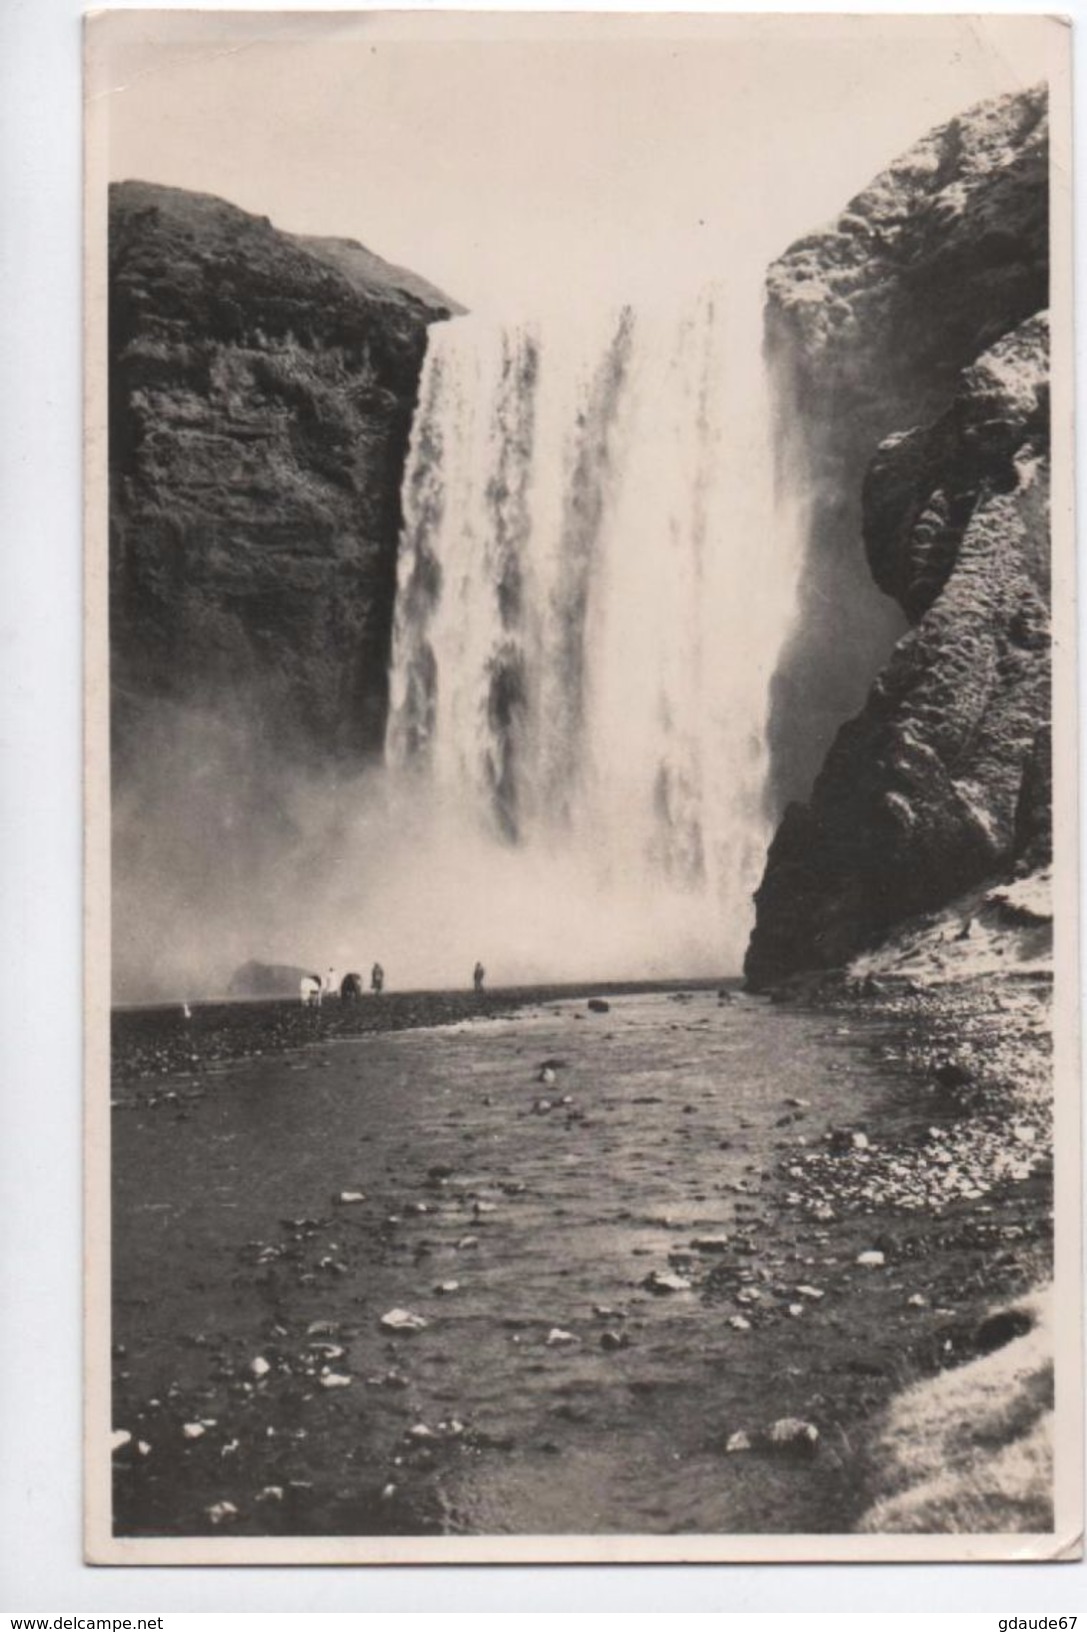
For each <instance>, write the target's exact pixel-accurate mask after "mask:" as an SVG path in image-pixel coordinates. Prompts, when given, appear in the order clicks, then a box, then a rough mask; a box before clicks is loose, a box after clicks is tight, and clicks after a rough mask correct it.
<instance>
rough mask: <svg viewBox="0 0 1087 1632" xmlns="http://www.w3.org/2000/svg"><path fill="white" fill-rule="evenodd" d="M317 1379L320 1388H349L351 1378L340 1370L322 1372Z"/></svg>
mask: <svg viewBox="0 0 1087 1632" xmlns="http://www.w3.org/2000/svg"><path fill="white" fill-rule="evenodd" d="M317 1381H318V1382H319V1383H320V1385H321V1387H322V1388H350V1387H351V1379H350V1377H347V1376H345V1375H344V1373H343V1372H341V1371H325V1372H322V1373H321V1375H320V1377H318V1379H317Z"/></svg>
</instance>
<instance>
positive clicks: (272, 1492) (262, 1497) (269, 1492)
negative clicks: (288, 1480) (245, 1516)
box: [255, 1485, 283, 1502]
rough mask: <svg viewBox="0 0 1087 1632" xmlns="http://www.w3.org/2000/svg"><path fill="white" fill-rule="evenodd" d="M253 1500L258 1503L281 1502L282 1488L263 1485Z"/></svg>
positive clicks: (280, 1486)
mask: <svg viewBox="0 0 1087 1632" xmlns="http://www.w3.org/2000/svg"><path fill="white" fill-rule="evenodd" d="M255 1500H256V1501H258V1502H281V1501H282V1500H283V1486H282V1485H265V1487H264V1489H263V1490H258V1491H257V1494H256V1498H255Z"/></svg>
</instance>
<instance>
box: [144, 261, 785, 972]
mask: <svg viewBox="0 0 1087 1632" xmlns="http://www.w3.org/2000/svg"><path fill="white" fill-rule="evenodd" d="M760 299H761V291H760V289H759V287H758V285H757V284H756V285H753V286H752V287H751V289H750V290H743V289H734V288H730V289H728V290H724V289H721V288H719V287H707V288H705V289H703V290H702V291H701V292H699V293H698V294H697V295H695V296H694V297H693V298H691V299H690V300H689V301H688V302H686V303H679V304H671V305H666V306H662V305H661V304H660V302H659V301H648V302H646V303H644V304H641V305H639V306H638V307H636V308H635V307H632V306H625V307H624V306H619V307H602V308H601V309H599V310H598V311H595V312H591V313H584V314H580V315H578V316H571V315H570V313H569V312H563V313H561V314H558V315H555V316H553V317H544V318H540V319H539V320H537V321H534V322H530V323H517V324H503V323H500V322H496V321H491V320H489V319H487V318H484V317H482V316H469V317H466V318H460V319H456V320H454V321H451V322H449V323H441V324H437V325H435V326H434V327H433V328H432V329H431V331H430V337H429V347H428V353H427V358H426V363H425V368H424V373H423V377H422V380H421V383H420V396H419V406H418V409H417V412H416V416H415V422H414V427H413V434H412V441H411V447H410V451H409V456H408V463H407V469H406V472H405V478H404V486H403V509H404V526H403V532H402V537H401V541H400V556H399V585H398V595H397V608H396V622H395V633H394V652H393V662H392V671H391V676H390V678H391V706H390V714H389V721H388V730H387V747H386V756H385V764H384V765H374V766H372V767H370V768H368V769H366V770H364V771H359V772H357V773H347V772H345V770H344V768H343V767H333V768H329V769H327V771H325V772H321V771H318V770H316V769H314V768H312V767H310V768H309V769H307V770H306V771H305V772H303V771H300V770H298V769H296V768H292V767H291V766H290V765H288V764H285V763H284V764H277V763H275V761H274V759H272V760H271V761H269V759H268V733H267V732H266V731H265V732H263V733H262V732H260V731H259V730H252V731H250V730H249V729H248V728H247V726H246V722H245V719H244V718H235V719H234V720H232V721H230V720H229V718H228V713H227V704H226V701H225V700H224V712H223V715H222V716H221V717H220V718H218V719H215V718H213V717H211V716H207V715H195V714H194V715H191V716H189V717H187V718H186V719H185V725H184V730H179V728H178V726H177V719H176V718H175V719H174V720H173V721H172V722H171V721H166V722H164V723H162V729H161V730H160V732H159V734H158V736H157V737H156V739H155V740H154V741H153V742H151V744H150V746H149V748H148V751H147V752H146V753H145V754H141V755H139V756H136V757H137V758H138V759H139V760H140V761H141V763H142V765H143V767H144V769H143V771H142V773H141V775H142V784H141V786H139V787H136V788H134V789H133V790H131V792H130V795H129V797H128V798H120V799H119V800H118V801H117V803H116V807H115V838H116V840H117V842H116V844H115V857H116V861H115V867H116V875H115V904H116V921H117V924H118V934H117V936H116V938H115V967H116V971H117V977H118V978H117V987H118V995H119V996H121V997H132V996H149V995H152V994H161V995H170V996H176V995H185V994H189V995H203V994H207V993H210V992H222V991H224V990H225V989H226V985H227V982H228V981H229V978H230V974H231V972H232V970H233V969H234V968H236V967H237V966H238V965H239V964H240V963H242V962H245V961H246V960H247V959H250V958H257V959H259V960H261V961H264V962H268V963H284V964H290V965H294V966H298V965H303V966H308V967H311V968H313V969H314V970H322V971H323V970H324V969H327V968H328V967H329V966H330V965H331V966H333V967H334V968H336V969H337V970H340V971H342V970H344V969H349V968H350V969H358V970H361V971H363V972H365V971H366V970H368V969H369V967H370V964H371V962H373V961H374V960H379V961H380V962H381V963H382V964H383V965H384V967H385V970H386V973H387V979H388V982H389V984H390V985H391V986H395V987H399V988H405V987H416V988H436V987H447V986H453V987H456V986H461V985H464V984H466V983H467V982H468V981H469V980H470V977H471V971H472V968H473V966H474V964H475V962H476V960H477V959H479V960H481V961H482V962H483V964H484V965H485V967H486V970H487V981H488V984H489V985H491V986H496V985H505V984H532V983H544V982H557V981H562V980H567V979H569V980H578V979H582V978H591V979H615V980H622V979H652V978H667V977H689V976H697V975H711V976H715V975H721V974H727V973H731V972H736V971H738V969H739V968H740V965H741V962H742V958H743V953H744V949H745V946H746V942H747V938H748V935H749V932H750V928H751V922H752V915H753V909H752V894H753V891H754V889H755V887H756V885H757V883H758V880H759V877H760V874H761V870H762V866H763V862H764V858H765V851H766V844H767V842H768V838H769V834H770V827H771V821H772V819H773V817H774V816H775V815H776V813H775V812H773V811H771V810H770V808H769V807H768V802H767V792H766V789H767V772H768V764H767V750H766V728H767V717H768V707H769V690H770V683H771V679H772V676H773V672H774V668H775V664H776V661H777V658H778V655H779V653H780V651H781V648H782V645H783V643H784V641H785V639H786V636H787V633H788V630H789V626H790V622H791V620H792V617H793V613H794V606H795V582H796V577H797V571H798V552H797V549H796V538H797V536H798V529H797V527H796V526H795V525H794V523H793V519H792V518H791V517H790V516H789V515H788V513H787V512H786V510H785V508H784V507H783V506H782V505H781V504H780V503H778V504H777V505H776V506H775V501H774V497H773V491H772V488H773V481H772V458H771V447H770V416H769V412H768V409H767V405H766V389H765V382H764V370H763V366H762V360H761V356H760V342H761V312H760ZM180 717H181V716H180V715H179V716H177V718H180ZM224 720H227V721H228V723H225V724H224ZM250 738H252V743H251V742H250ZM257 741H260V743H261V747H260V749H259V750H257V749H256V748H255V747H254V746H253V744H254V743H256V742H257ZM258 752H259V755H260V756H263V757H262V758H261V760H260V763H259V764H258V763H256V761H255V760H254V758H253V756H254V754H257V753H258ZM194 767H195V768H198V769H199V774H194Z"/></svg>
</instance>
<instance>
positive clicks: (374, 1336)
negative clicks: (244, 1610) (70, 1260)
mask: <svg viewBox="0 0 1087 1632" xmlns="http://www.w3.org/2000/svg"><path fill="white" fill-rule="evenodd" d="M1069 57H1070V30H1069V28H1068V26H1067V23H1066V22H1065V21H1063V20H1061V19H1056V18H1047V17H1043V16H1041V15H1030V16H1025V15H1024V16H1015V15H994V14H987V15H985V16H980V17H968V16H961V17H957V16H948V15H928V16H908V15H894V16H888V15H850V16H835V15H832V14H822V15H809V16H805V15H800V14H793V15H769V14H758V15H755V14H751V15H747V14H743V13H731V14H724V13H698V14H690V15H683V14H660V13H632V14H604V13H581V14H578V13H554V14H544V13H541V14H532V13H510V12H494V13H470V12H465V13H458V12H422V11H417V12H379V11H375V12H338V13H318V12H307V13H292V12H274V11H267V12H262V11H252V12H244V13H243V12H225V11H224V12H215V11H211V12H186V11H168V10H166V11H123V12H122V11H116V12H108V11H107V12H101V13H98V14H95V15H94V16H92V17H91V18H89V19H88V21H87V24H86V80H87V102H86V121H87V123H86V142H87V148H86V245H87V273H86V275H87V282H86V290H87V299H86V324H87V374H86V392H87V415H86V449H87V468H86V479H87V550H86V586H85V594H86V659H85V660H86V823H87V869H88V871H87V877H88V891H87V903H86V905H87V948H88V955H87V960H86V1005H87V1009H86V1024H87V1051H86V1063H87V1082H86V1151H87V1202H88V1215H87V1218H88V1224H87V1255H86V1275H87V1328H86V1357H85V1365H86V1387H87V1419H86V1445H85V1456H86V1495H85V1501H86V1552H87V1557H88V1559H89V1560H90V1561H91V1562H96V1563H110V1564H125V1563H129V1564H146V1563H156V1564H163V1563H179V1564H206V1563H215V1562H223V1563H246V1562H262V1563H309V1562H312V1563H320V1562H348V1563H368V1562H400V1563H427V1562H442V1563H450V1562H457V1561H464V1562H469V1561H471V1562H477V1563H479V1562H492V1561H517V1562H556V1563H573V1562H591V1561H603V1560H607V1561H613V1562H614V1561H621V1560H640V1561H652V1562H665V1561H677V1562H680V1561H686V1562H695V1561H707V1562H708V1561H728V1560H736V1561H749V1562H750V1561H760V1560H766V1561H782V1560H798V1561H799V1560H818V1559H828V1560H830V1559H837V1560H848V1559H861V1560H868V1561H877V1560H908V1559H916V1560H946V1561H952V1560H962V1559H972V1560H982V1559H988V1560H1001V1559H1008V1558H1013V1557H1014V1558H1029V1559H1059V1558H1076V1557H1079V1556H1081V1547H1082V1542H1081V1535H1082V1489H1081V1468H1080V1440H1081V1425H1082V1415H1081V1365H1080V1353H1079V1318H1080V1281H1081V1268H1080V1257H1079V1239H1078V1225H1077V1212H1076V1209H1077V1206H1078V1194H1079V1183H1080V1174H1079V1126H1080V1124H1079V1102H1078V1096H1079V1018H1078V1003H1077V912H1076V905H1075V903H1076V892H1077V889H1078V871H1077V833H1076V820H1077V816H1076V786H1077V777H1078V760H1077V747H1076V694H1075V669H1076V612H1075V572H1074V552H1073V536H1072V495H1073V473H1072V462H1073V460H1072V453H1073V443H1072V406H1071V404H1072V391H1071V378H1070V376H1071V365H1072V343H1071V273H1072V253H1071V224H1070V209H1071V204H1070V198H1071V195H1070V183H1069V169H1070V163H1071V133H1070V131H1071V112H1070V89H1069V68H1070V62H1069Z"/></svg>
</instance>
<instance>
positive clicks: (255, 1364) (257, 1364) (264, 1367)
mask: <svg viewBox="0 0 1087 1632" xmlns="http://www.w3.org/2000/svg"><path fill="white" fill-rule="evenodd" d="M271 1369H272V1368H271V1366H270V1365H269V1363H268V1361H267V1360H266V1359H265V1358H264V1356H263V1354H258V1355H257V1358H256V1359H255V1360H250V1362H249V1370H250V1373H251V1374H252V1375H253V1376H254V1377H267V1375H268V1373H269V1372H270V1371H271Z"/></svg>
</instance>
